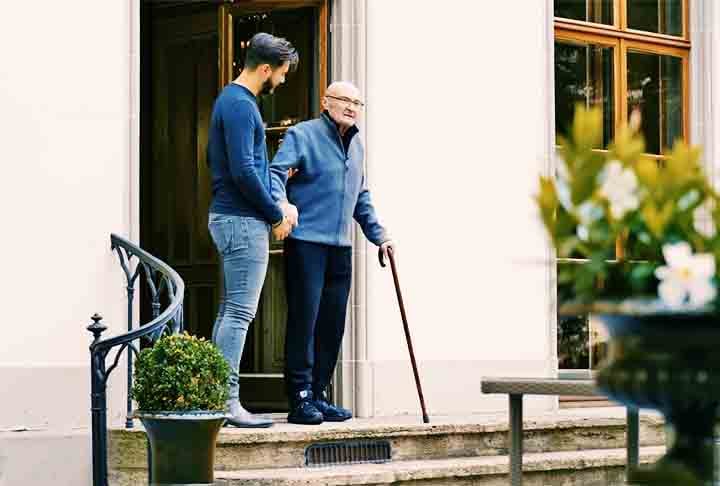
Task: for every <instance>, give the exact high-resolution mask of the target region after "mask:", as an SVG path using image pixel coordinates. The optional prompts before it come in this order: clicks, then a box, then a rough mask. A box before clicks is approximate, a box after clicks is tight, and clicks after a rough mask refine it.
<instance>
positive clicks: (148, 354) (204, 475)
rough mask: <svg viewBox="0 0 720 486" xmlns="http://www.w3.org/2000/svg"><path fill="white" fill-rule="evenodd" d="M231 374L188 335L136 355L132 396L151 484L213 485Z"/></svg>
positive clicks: (213, 351) (210, 349)
mask: <svg viewBox="0 0 720 486" xmlns="http://www.w3.org/2000/svg"><path fill="white" fill-rule="evenodd" d="M229 373H230V371H229V367H228V365H227V363H226V361H225V359H224V358H223V356H222V354H221V353H220V351H218V349H217V348H216V347H215V346H214V345H213V344H212V343H210V342H209V341H205V340H204V339H199V338H196V337H193V336H189V335H187V334H177V335H172V336H166V337H163V338H161V339H160V340H158V342H157V343H156V344H155V345H154V346H152V347H151V348H147V349H144V350H143V351H142V352H141V353H140V356H139V358H138V360H137V363H136V367H135V376H134V383H133V388H132V397H133V399H135V400H136V401H137V404H138V410H137V411H136V412H135V417H137V418H139V419H140V420H141V421H142V423H143V425H144V426H145V430H146V432H147V436H148V440H149V442H150V451H149V454H150V461H149V462H150V464H149V484H150V485H151V486H162V485H167V486H170V485H172V486H181V485H188V486H190V485H193V486H197V485H201V484H213V482H214V475H213V470H214V467H213V466H214V463H215V443H216V439H217V435H218V432H219V431H220V428H221V427H222V425H223V423H224V422H225V419H226V418H227V417H228V414H227V413H226V412H225V411H224V407H225V401H226V399H227V380H228V376H229Z"/></svg>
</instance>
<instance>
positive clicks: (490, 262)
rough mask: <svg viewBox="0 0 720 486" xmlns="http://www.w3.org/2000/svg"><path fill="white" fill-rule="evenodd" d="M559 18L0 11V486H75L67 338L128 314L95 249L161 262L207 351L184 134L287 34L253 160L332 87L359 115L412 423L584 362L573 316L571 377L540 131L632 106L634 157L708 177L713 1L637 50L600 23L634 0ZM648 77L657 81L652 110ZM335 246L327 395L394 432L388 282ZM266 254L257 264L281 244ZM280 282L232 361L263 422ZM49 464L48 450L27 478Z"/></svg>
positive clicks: (507, 10)
mask: <svg viewBox="0 0 720 486" xmlns="http://www.w3.org/2000/svg"><path fill="white" fill-rule="evenodd" d="M636 3H637V2H636ZM644 3H649V2H644ZM650 3H651V2H650ZM666 3H667V4H672V5H673V6H679V7H678V8H680V10H679V11H673V10H672V9H670V8H669V7H668V8H664V4H666ZM565 4H567V5H565ZM573 4H574V5H573ZM577 4H583V2H562V1H560V0H557V1H556V2H553V0H514V1H513V2H469V1H466V0H449V1H446V2H444V3H442V4H438V3H435V2H425V1H417V0H393V1H381V0H307V1H300V0H298V1H286V0H275V1H273V0H262V1H260V0H257V1H255V0H247V1H237V2H234V3H229V2H228V3H222V4H221V3H219V2H148V3H143V2H141V1H140V0H113V1H109V2H100V3H98V2H92V1H89V0H73V1H69V2H43V3H42V7H41V9H40V10H38V9H37V6H38V4H37V3H28V2H12V3H10V4H8V5H6V6H4V7H3V13H2V15H0V45H2V46H3V48H2V52H3V56H2V63H1V64H0V66H1V67H0V106H1V107H2V116H1V117H0V120H1V121H0V123H2V128H3V130H2V133H3V134H4V137H3V141H4V143H3V149H4V150H3V155H4V160H5V165H4V167H5V177H3V178H2V180H1V181H0V202H1V203H2V207H3V216H4V220H5V228H6V231H5V235H4V238H2V243H0V245H1V246H0V248H2V250H3V251H2V254H3V255H5V264H4V265H3V268H4V270H5V271H4V272H3V274H4V277H5V278H4V280H3V281H4V283H3V287H4V288H3V295H4V296H5V299H3V302H4V303H5V305H4V311H5V316H6V317H5V325H4V326H3V333H4V335H3V339H2V340H0V389H2V390H3V392H4V393H3V402H2V403H3V406H2V407H0V409H1V410H2V411H3V413H2V415H0V446H1V447H0V484H7V485H10V484H19V483H16V482H15V481H18V480H19V479H18V478H28V477H29V478H33V480H34V481H35V482H31V483H27V482H25V483H24V484H44V481H45V482H49V481H50V479H52V480H53V483H54V484H72V485H74V486H75V485H81V484H89V471H90V456H89V440H88V433H87V428H88V425H89V417H90V413H89V411H90V403H89V396H90V393H89V386H90V379H89V353H88V345H89V343H90V341H91V336H90V334H89V333H88V332H87V331H86V329H85V327H86V326H87V325H88V324H90V316H91V315H93V313H95V312H99V313H100V314H102V315H103V317H104V323H105V324H106V325H108V326H109V328H110V329H109V332H108V334H109V333H110V332H112V333H114V334H119V333H122V332H123V331H124V330H126V319H127V309H126V295H125V292H126V290H125V284H124V275H123V274H122V270H121V268H120V266H119V264H118V261H117V256H116V255H114V254H113V253H112V252H111V251H110V234H111V233H117V234H119V235H121V236H125V237H127V238H129V239H130V240H132V241H134V242H138V243H140V244H141V245H142V246H143V247H144V248H147V249H148V250H149V251H151V252H152V253H153V254H155V255H156V256H158V257H159V258H161V259H164V260H166V261H168V263H170V264H171V265H172V266H173V267H174V268H176V269H178V271H179V272H180V273H181V275H183V277H184V278H185V280H186V283H187V284H188V292H187V294H186V299H187V306H186V316H187V327H188V329H189V330H190V331H191V332H194V333H196V334H200V335H203V334H204V333H205V334H207V332H208V326H209V325H210V323H211V322H212V320H213V317H214V316H213V313H214V305H215V301H216V295H217V291H218V289H219V288H220V286H221V285H222V283H221V282H220V281H219V277H218V273H217V264H216V261H215V260H214V253H213V251H214V250H213V249H212V247H211V246H208V242H209V239H208V236H207V234H206V233H207V232H206V230H205V226H204V225H205V224H206V220H204V219H203V218H206V217H207V215H206V207H207V206H206V204H207V202H208V198H209V187H208V185H207V184H206V178H207V170H206V168H204V144H205V143H206V141H207V140H206V138H203V133H204V132H203V130H204V129H203V127H204V126H206V124H207V120H208V114H209V110H210V108H211V103H212V99H213V97H214V94H216V93H217V90H218V89H219V87H220V86H222V85H223V84H225V83H227V82H229V81H230V80H231V79H232V77H233V76H234V75H235V74H236V72H237V70H238V69H240V68H241V65H240V63H241V59H242V49H243V42H244V41H245V40H246V39H247V38H249V37H247V36H248V35H249V34H250V33H252V32H253V31H254V29H255V30H257V29H266V30H274V31H275V33H276V34H277V35H284V36H287V37H288V38H290V40H292V41H293V42H294V43H295V44H296V45H298V46H299V47H300V55H301V66H303V67H302V68H301V70H300V71H298V73H296V75H295V77H292V76H291V77H290V78H289V80H288V83H287V86H286V87H283V88H281V89H280V90H279V91H278V94H277V95H276V97H275V99H274V100H273V101H267V102H266V101H263V103H264V104H263V113H264V116H265V119H266V120H268V121H269V126H268V141H269V143H270V144H278V143H280V141H281V138H282V133H283V131H284V129H286V128H287V126H288V124H292V123H294V122H297V121H298V120H300V119H304V118H308V117H311V116H314V115H316V114H317V113H318V110H319V99H320V97H321V96H322V93H323V89H324V87H325V86H326V85H327V82H328V81H332V80H340V79H344V80H350V81H353V82H355V83H356V84H357V85H358V86H359V87H360V89H361V91H362V92H363V94H364V96H365V100H366V110H365V111H366V112H365V114H364V120H363V122H362V127H361V128H362V134H363V137H364V141H365V144H366V154H367V157H366V175H367V179H368V181H369V185H370V188H371V191H372V195H373V199H374V202H375V204H376V206H377V209H378V213H379V215H380V217H381V220H382V221H383V223H384V224H385V225H386V226H387V227H388V228H389V230H390V231H391V234H392V235H393V238H394V240H395V241H396V243H397V247H398V263H399V275H400V282H401V284H402V286H403V294H404V297H405V302H406V305H407V310H408V318H409V322H410V326H411V330H412V337H413V341H414V346H415V352H416V355H417V358H418V361H419V365H420V375H421V379H422V383H423V387H424V391H425V397H426V401H427V404H428V408H429V411H430V413H431V414H438V415H448V414H463V415H467V414H473V413H485V412H493V411H499V410H504V407H505V406H506V404H505V401H504V400H503V399H502V397H493V396H484V395H482V394H481V392H480V378H481V377H482V376H484V375H516V376H555V375H557V374H558V373H563V372H572V373H575V374H577V373H578V370H580V372H581V373H583V372H587V371H588V370H589V369H590V368H592V366H593V359H592V357H591V356H590V354H591V352H592V349H594V347H593V343H592V342H591V339H592V337H591V336H592V331H593V329H592V324H591V323H587V322H585V323H584V324H582V323H581V327H582V326H585V327H583V328H582V330H581V331H579V332H576V333H575V335H574V336H575V338H576V339H579V340H581V341H584V342H585V344H581V346H580V348H583V346H585V347H584V348H583V349H585V350H586V351H582V350H581V351H579V352H577V353H576V354H579V355H580V358H577V356H576V357H575V358H577V359H575V358H572V357H568V353H566V352H565V348H564V346H566V345H567V340H565V341H563V340H562V339H560V340H559V337H558V336H565V337H566V338H567V336H568V332H569V331H567V329H566V327H567V328H568V329H569V328H570V326H571V324H567V323H563V322H560V323H559V324H558V319H557V317H556V282H555V279H554V275H555V268H556V265H558V264H562V261H560V262H558V261H557V259H556V258H555V256H554V254H553V252H551V251H550V248H549V246H548V242H547V241H546V238H545V235H544V233H543V229H542V228H541V225H540V221H539V218H538V217H537V213H536V210H535V205H534V201H533V199H532V194H533V193H534V191H535V190H536V183H537V177H538V175H539V174H549V173H552V172H553V171H554V167H555V162H554V153H555V132H556V125H557V126H559V127H558V128H557V130H560V131H561V130H562V129H563V128H562V125H563V124H564V123H565V122H566V121H567V116H566V113H567V109H568V106H570V105H571V104H572V103H574V102H577V101H582V102H584V103H585V104H589V105H598V104H599V105H602V106H603V107H604V109H605V112H606V116H607V127H608V133H611V132H612V129H613V128H614V127H615V126H617V124H619V123H621V122H622V121H623V120H624V119H625V118H626V117H627V112H628V109H630V108H631V107H633V106H636V105H637V104H643V107H645V110H646V112H645V117H646V119H651V118H652V117H653V116H654V117H655V118H653V119H657V123H656V124H655V125H656V126H655V125H654V126H655V129H654V130H655V132H653V134H654V135H657V144H656V147H657V154H656V155H657V156H658V158H662V152H663V150H664V148H665V147H666V146H667V145H668V144H669V143H671V140H672V139H673V138H676V137H683V138H686V139H689V140H690V141H691V142H692V143H696V144H702V145H703V146H704V148H705V161H706V166H707V169H708V170H709V171H710V172H711V173H712V174H713V175H715V174H717V171H718V168H717V167H716V165H718V162H717V161H718V160H720V144H718V143H716V142H715V141H716V140H719V139H720V107H718V104H717V103H715V106H713V102H714V101H715V99H714V98H717V97H718V96H720V95H719V94H718V93H720V27H719V26H720V6H717V5H715V2H714V0H689V1H687V2H663V1H661V2H659V3H658V5H659V6H658V8H657V12H656V14H657V19H658V22H657V27H658V29H656V30H658V32H655V33H652V32H651V31H652V30H653V29H654V27H653V26H652V25H649V26H645V25H641V24H637V23H634V22H635V19H636V18H640V19H642V18H643V17H642V15H640V14H637V15H640V17H637V16H635V17H633V15H634V14H629V13H628V12H630V10H622V9H621V8H620V7H624V6H628V5H629V6H630V8H631V10H632V8H633V5H634V2H633V0H623V1H620V0H616V1H614V2H613V1H603V2H599V1H598V2H596V1H590V0H588V1H587V2H585V3H584V6H583V7H582V9H581V10H580V11H578V10H573V8H574V6H577ZM564 7H567V9H566V10H562V8H564ZM558 8H560V9H561V10H560V11H558ZM678 12H679V13H678ZM556 13H560V14H561V15H562V17H556ZM641 13H642V12H641ZM648 15H649V14H647V12H645V16H646V17H647V16H648ZM653 15H655V13H653ZM678 15H679V17H678ZM678 18H679V19H680V20H679V24H678V20H677V19H678ZM673 19H675V21H673ZM643 29H645V30H643ZM648 32H650V34H648ZM653 56H654V57H653ZM657 66H659V67H657ZM656 67H657V69H656ZM653 69H654V71H653ZM643 70H645V71H647V72H645V71H643ZM558 73H560V74H558ZM654 75H657V77H656V79H655V78H653V76H654ZM560 76H565V78H563V81H562V83H564V84H562V86H561V85H560V84H559V83H560V81H559V79H560ZM648 76H649V77H650V78H653V79H655V81H656V82H657V83H660V86H659V87H656V89H655V90H654V91H653V93H655V94H654V95H652V96H655V98H653V97H652V96H651V95H650V94H649V93H650V88H651V87H652V82H653V79H651V81H650V83H651V84H650V87H647V83H646V82H645V80H646V78H647V77H648ZM568 86H575V87H576V88H578V89H575V90H574V91H572V90H568V89H564V88H567V87H568ZM643 88H644V89H645V90H646V91H645V92H643V91H642V89H643ZM651 103H652V104H654V106H656V107H658V109H657V110H656V111H657V113H656V112H653V111H652V110H650V108H647V106H649V105H650V104H651ZM654 135H653V136H654ZM272 150H273V147H271V151H272ZM203 215H204V216H203ZM356 233H357V235H356V241H355V247H354V255H355V256H354V272H355V275H354V280H353V283H354V285H353V291H352V297H351V304H350V305H351V312H350V313H349V321H348V327H347V331H346V339H345V342H344V345H343V351H342V357H341V361H340V364H339V366H338V372H337V375H336V378H335V382H334V389H333V392H334V394H335V396H336V398H337V399H338V400H339V401H341V402H342V403H343V404H345V405H346V406H350V407H351V408H353V410H354V411H355V413H356V415H357V416H360V417H374V416H393V415H407V414H418V413H419V411H418V404H417V396H416V394H415V390H414V382H413V377H412V372H411V368H410V364H409V360H408V355H407V348H406V345H405V341H404V336H403V331H402V322H401V318H400V313H399V310H398V307H397V302H396V300H395V291H394V288H393V283H392V277H391V275H390V272H389V269H387V268H386V269H381V268H380V267H379V265H378V263H377V257H376V250H375V248H374V247H372V246H371V245H370V244H368V243H367V242H366V241H365V240H364V238H363V237H362V235H361V233H360V232H359V229H358V230H357V231H356ZM273 251H275V253H273V255H275V257H274V258H276V262H277V261H279V259H278V258H277V254H278V253H277V252H279V251H281V246H280V245H276V246H275V247H274V249H273ZM183 272H184V273H183ZM281 272H282V268H281V266H280V264H279V263H276V264H274V266H273V264H271V270H270V272H269V276H268V279H269V283H268V284H266V285H267V287H266V292H265V293H264V297H263V299H264V300H263V307H262V308H261V312H260V313H259V317H258V320H257V322H256V324H255V328H256V332H255V334H254V335H253V338H252V345H251V347H250V348H249V349H250V351H249V354H248V358H246V360H245V361H244V363H243V366H244V371H245V373H244V379H245V382H244V386H245V389H247V390H249V393H250V394H251V395H252V396H251V398H250V400H251V401H252V404H253V405H254V407H255V408H257V409H260V410H267V411H273V410H281V409H282V397H281V396H280V395H279V393H280V392H278V390H279V389H281V377H280V376H279V373H278V370H279V369H281V362H279V361H278V359H279V356H281V352H280V350H281V343H282V338H283V337H282V326H281V323H282V319H283V309H282V288H281V286H279V284H278V282H279V281H280V280H281V278H280V276H281ZM140 307H141V306H139V308H138V310H139V311H141V312H139V314H141V315H143V314H142V309H141V308H140ZM279 323H280V324H279ZM575 324H577V323H575ZM563 326H565V327H563ZM588 326H590V327H588ZM563 333H565V334H563ZM578 336H579V337H578ZM576 348H577V346H576ZM583 353H584V354H583ZM570 354H572V353H570ZM585 354H587V356H585ZM120 369H122V368H120ZM118 371H119V370H118ZM125 388H126V385H125V376H124V375H123V373H122V372H117V371H116V372H115V374H114V375H113V376H112V378H111V380H110V383H109V391H110V411H109V412H110V416H111V421H112V423H113V424H114V425H116V426H120V425H121V424H122V423H123V421H124V416H125V393H126V389H125ZM526 406H527V407H528V408H529V409H531V410H537V411H543V410H544V411H552V410H554V409H556V408H557V407H558V402H557V399H554V398H542V397H538V398H535V399H530V400H528V401H527V405H526ZM48 446H49V447H51V449H50V450H52V451H54V453H53V454H51V455H50V456H42V457H44V459H43V461H44V462H43V467H41V468H38V466H37V457H38V453H39V452H40V451H43V450H47V447H48ZM3 481H5V483H3Z"/></svg>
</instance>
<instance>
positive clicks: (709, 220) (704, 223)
mask: <svg viewBox="0 0 720 486" xmlns="http://www.w3.org/2000/svg"><path fill="white" fill-rule="evenodd" d="M712 211H713V204H712V201H711V200H710V199H706V200H705V202H703V203H702V204H701V205H700V206H698V207H696V208H695V210H694V211H693V228H695V231H697V232H698V233H700V234H701V235H703V236H704V237H705V238H715V235H716V234H717V228H715V221H714V220H713V217H712Z"/></svg>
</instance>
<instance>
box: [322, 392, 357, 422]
mask: <svg viewBox="0 0 720 486" xmlns="http://www.w3.org/2000/svg"><path fill="white" fill-rule="evenodd" d="M313 405H315V408H316V409H317V410H319V411H320V413H322V416H323V419H324V420H325V421H326V422H344V421H346V420H348V419H351V418H352V412H351V411H350V410H348V409H347V408H342V407H339V406H337V405H333V404H332V403H330V402H329V401H328V399H327V396H325V393H324V392H316V394H315V399H314V400H313Z"/></svg>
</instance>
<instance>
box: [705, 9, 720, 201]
mask: <svg viewBox="0 0 720 486" xmlns="http://www.w3.org/2000/svg"><path fill="white" fill-rule="evenodd" d="M705 1H706V3H707V5H706V9H709V11H710V15H712V19H711V21H710V22H709V23H708V24H709V25H708V30H707V33H706V35H707V37H708V38H709V40H710V43H709V46H708V50H709V51H710V53H711V56H710V59H711V63H712V78H711V80H710V88H709V90H710V93H709V95H708V97H707V98H706V99H707V103H706V106H705V109H707V110H709V111H710V113H711V114H710V117H709V118H708V122H709V123H710V124H711V129H710V130H709V131H708V133H709V138H710V139H711V141H710V140H708V141H705V143H706V145H707V146H706V151H705V154H706V160H708V161H711V166H712V170H713V171H714V176H715V188H720V5H718V4H717V2H713V1H712V0H705ZM706 25H707V24H706ZM707 148H709V149H710V150H707Z"/></svg>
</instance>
